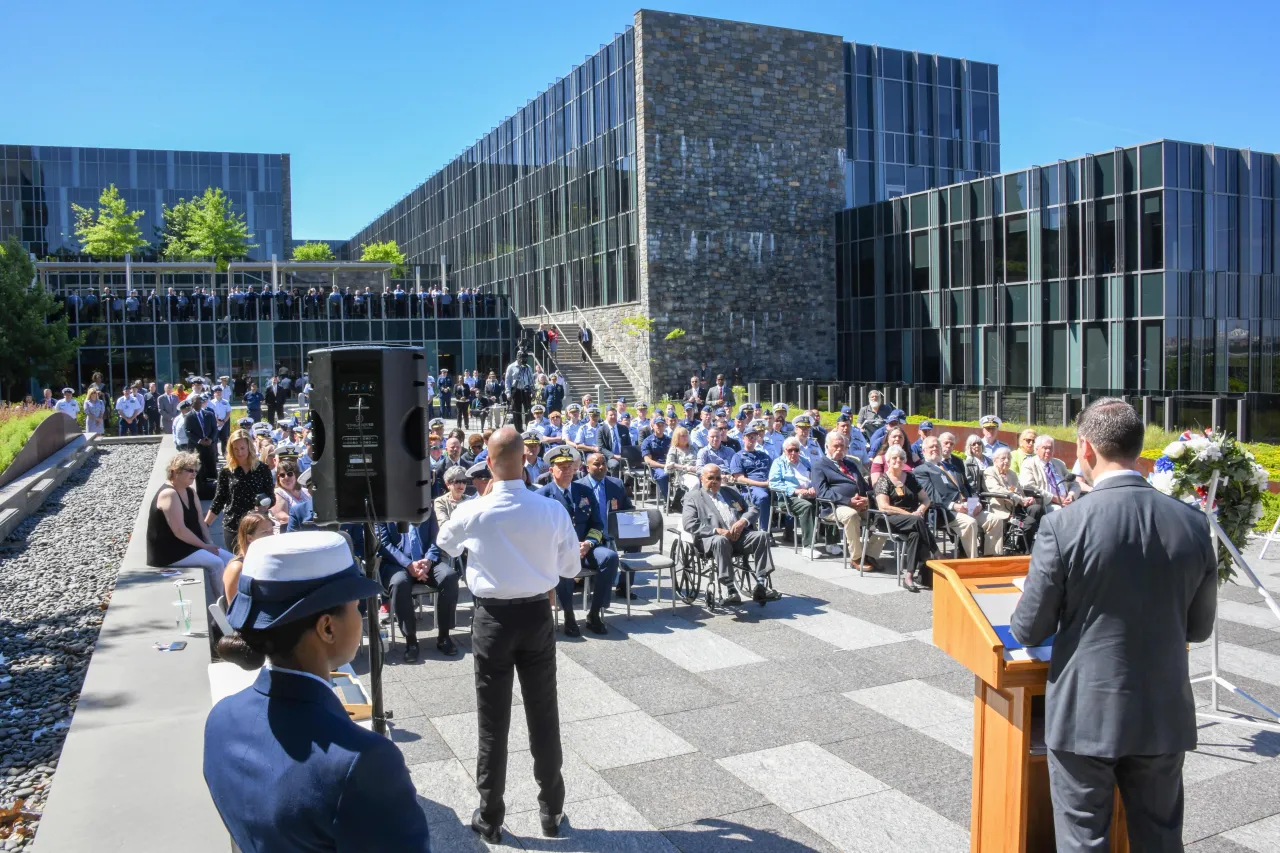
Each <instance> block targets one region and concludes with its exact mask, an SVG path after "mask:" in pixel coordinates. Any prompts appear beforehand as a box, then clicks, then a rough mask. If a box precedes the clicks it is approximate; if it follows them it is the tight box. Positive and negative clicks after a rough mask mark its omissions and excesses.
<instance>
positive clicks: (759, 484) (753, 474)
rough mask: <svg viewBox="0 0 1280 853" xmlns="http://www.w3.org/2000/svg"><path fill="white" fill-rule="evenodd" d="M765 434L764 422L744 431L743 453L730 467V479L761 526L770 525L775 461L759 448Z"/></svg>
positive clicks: (748, 426) (752, 425)
mask: <svg viewBox="0 0 1280 853" xmlns="http://www.w3.org/2000/svg"><path fill="white" fill-rule="evenodd" d="M763 435H764V421H752V422H751V423H750V424H748V425H747V426H745V427H743V430H742V443H743V444H742V452H741V453H738V454H736V455H735V456H734V457H733V462H731V463H730V464H729V476H730V479H731V480H732V482H733V484H734V485H735V486H737V487H738V488H739V489H740V490H742V493H743V496H744V497H746V498H747V500H749V501H751V503H752V505H753V506H755V508H756V513H757V515H758V517H759V518H761V519H762V521H761V524H762V526H768V524H769V509H770V506H769V505H770V503H771V499H772V496H771V494H770V492H769V470H770V468H771V467H772V465H773V460H772V459H770V458H769V454H768V453H766V452H765V451H764V450H762V449H761V447H760V439H761V437H762V436H763Z"/></svg>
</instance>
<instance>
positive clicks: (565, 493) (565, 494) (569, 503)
mask: <svg viewBox="0 0 1280 853" xmlns="http://www.w3.org/2000/svg"><path fill="white" fill-rule="evenodd" d="M560 499H561V500H562V501H564V505H565V508H566V509H567V510H569V515H573V500H572V499H571V498H570V497H569V490H568V489H561V490H560Z"/></svg>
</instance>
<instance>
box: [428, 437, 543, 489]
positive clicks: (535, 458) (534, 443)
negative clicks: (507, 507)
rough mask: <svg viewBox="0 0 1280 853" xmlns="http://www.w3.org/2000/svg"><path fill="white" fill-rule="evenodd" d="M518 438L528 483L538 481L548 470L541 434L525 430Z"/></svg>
mask: <svg viewBox="0 0 1280 853" xmlns="http://www.w3.org/2000/svg"><path fill="white" fill-rule="evenodd" d="M520 439H521V441H523V442H524V473H525V475H526V476H527V477H528V480H529V482H530V483H538V478H539V477H541V476H542V475H543V474H546V473H547V472H548V471H549V470H550V468H549V467H548V466H547V462H546V460H545V459H543V458H542V436H540V435H539V434H538V433H537V432H535V431H534V430H526V431H525V432H524V433H523V434H522V435H521V436H520ZM450 440H452V439H450ZM446 467H447V466H446Z"/></svg>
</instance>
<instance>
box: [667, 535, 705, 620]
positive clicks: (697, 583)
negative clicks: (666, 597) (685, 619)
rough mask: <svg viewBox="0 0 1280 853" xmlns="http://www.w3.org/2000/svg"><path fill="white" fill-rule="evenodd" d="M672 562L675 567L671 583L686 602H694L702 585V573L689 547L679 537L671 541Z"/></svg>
mask: <svg viewBox="0 0 1280 853" xmlns="http://www.w3.org/2000/svg"><path fill="white" fill-rule="evenodd" d="M670 556H671V562H673V563H675V568H674V569H672V571H671V584H672V586H673V587H675V591H676V592H677V593H678V594H679V595H680V598H681V599H683V600H684V603H685V604H693V602H694V601H695V600H697V598H698V590H699V588H700V587H701V586H702V575H701V574H700V573H699V572H698V567H697V565H696V563H695V560H694V555H693V553H692V552H691V551H690V549H689V547H688V546H687V545H685V543H683V542H681V541H680V540H679V539H675V540H673V541H672V542H671V553H670Z"/></svg>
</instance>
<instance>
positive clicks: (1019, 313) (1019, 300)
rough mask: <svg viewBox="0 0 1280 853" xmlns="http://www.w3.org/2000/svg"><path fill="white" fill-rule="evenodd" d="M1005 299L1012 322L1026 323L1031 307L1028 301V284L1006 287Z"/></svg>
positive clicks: (1009, 318)
mask: <svg viewBox="0 0 1280 853" xmlns="http://www.w3.org/2000/svg"><path fill="white" fill-rule="evenodd" d="M1005 301H1006V308H1007V314H1008V320H1009V322H1010V323H1025V322H1027V320H1028V319H1030V318H1029V313H1030V309H1029V306H1028V301H1027V285H1025V284H1018V285H1014V286H1012V287H1008V288H1005Z"/></svg>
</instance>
